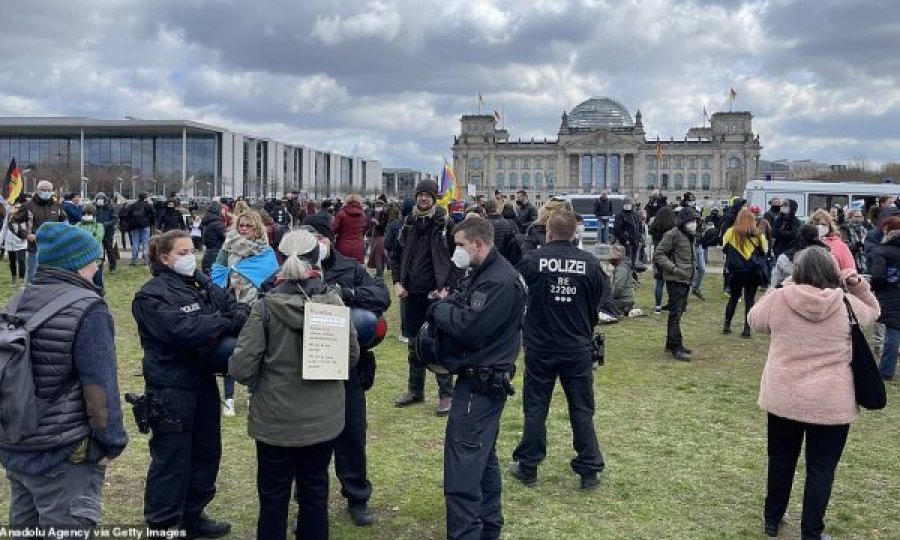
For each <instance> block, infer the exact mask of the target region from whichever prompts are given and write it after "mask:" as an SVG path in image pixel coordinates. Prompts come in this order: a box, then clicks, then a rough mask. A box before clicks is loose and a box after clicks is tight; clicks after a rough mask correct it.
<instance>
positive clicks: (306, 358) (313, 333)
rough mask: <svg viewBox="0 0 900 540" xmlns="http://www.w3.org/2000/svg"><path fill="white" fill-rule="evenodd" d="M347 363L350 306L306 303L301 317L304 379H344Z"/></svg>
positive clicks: (347, 373) (348, 356) (347, 374)
mask: <svg viewBox="0 0 900 540" xmlns="http://www.w3.org/2000/svg"><path fill="white" fill-rule="evenodd" d="M349 364H350V308H348V307H345V306H335V305H331V304H316V303H313V302H308V303H307V304H306V306H305V318H304V320H303V379H304V380H307V381H345V380H347V377H348V376H349V369H350V366H349Z"/></svg>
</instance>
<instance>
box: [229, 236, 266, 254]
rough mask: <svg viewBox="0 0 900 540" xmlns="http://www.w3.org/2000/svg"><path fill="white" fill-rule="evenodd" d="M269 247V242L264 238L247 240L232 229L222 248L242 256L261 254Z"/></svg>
mask: <svg viewBox="0 0 900 540" xmlns="http://www.w3.org/2000/svg"><path fill="white" fill-rule="evenodd" d="M268 247H269V242H268V241H267V240H266V239H265V238H263V239H261V240H247V239H246V238H244V237H243V236H241V235H240V234H239V233H238V232H237V231H231V232H229V233H228V236H227V237H225V243H224V244H223V245H222V249H224V250H225V251H227V252H228V253H229V254H230V255H236V256H238V257H240V258H242V259H243V258H246V257H252V256H254V255H259V254H260V253H262V252H263V251H265V250H266V249H268Z"/></svg>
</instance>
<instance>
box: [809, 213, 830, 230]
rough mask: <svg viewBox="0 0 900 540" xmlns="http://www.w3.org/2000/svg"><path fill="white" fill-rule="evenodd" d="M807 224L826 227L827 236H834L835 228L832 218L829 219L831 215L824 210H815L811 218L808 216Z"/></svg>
mask: <svg viewBox="0 0 900 540" xmlns="http://www.w3.org/2000/svg"><path fill="white" fill-rule="evenodd" d="M809 222H810V223H812V224H813V225H819V224H821V225H828V234H829V235H831V234H834V232H835V231H836V230H837V228H836V227H835V226H834V218H832V217H831V213H829V212H827V211H825V210H816V211H815V212H813V214H812V215H811V216H809Z"/></svg>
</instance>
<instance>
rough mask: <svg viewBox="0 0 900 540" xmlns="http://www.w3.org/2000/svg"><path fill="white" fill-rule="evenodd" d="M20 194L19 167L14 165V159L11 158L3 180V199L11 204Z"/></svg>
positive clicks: (20, 177)
mask: <svg viewBox="0 0 900 540" xmlns="http://www.w3.org/2000/svg"><path fill="white" fill-rule="evenodd" d="M20 193H22V175H21V174H20V173H19V166H18V165H16V158H13V159H12V161H10V162H9V169H8V170H7V171H6V176H5V177H4V178H3V198H4V199H6V200H7V201H9V202H13V201H15V200H16V199H18V198H19V194H20Z"/></svg>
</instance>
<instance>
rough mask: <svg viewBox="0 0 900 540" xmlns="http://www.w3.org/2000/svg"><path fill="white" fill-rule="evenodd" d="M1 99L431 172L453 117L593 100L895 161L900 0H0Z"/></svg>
mask: <svg viewBox="0 0 900 540" xmlns="http://www.w3.org/2000/svg"><path fill="white" fill-rule="evenodd" d="M4 12H5V13H15V14H16V16H15V17H4V18H3V20H2V21H0V47H2V50H4V51H5V52H6V54H4V55H3V56H2V57H0V69H2V72H3V73H5V74H7V76H6V77H3V78H2V79H0V114H2V115H44V114H46V115H89V116H97V117H101V118H118V117H121V116H123V115H125V114H128V115H132V116H137V117H144V118H190V119H196V120H200V121H206V122H210V123H217V124H221V125H224V126H228V127H231V128H233V129H237V130H242V131H246V132H249V133H251V134H258V135H266V136H273V137H277V138H281V139H284V140H288V141H293V142H299V143H304V144H309V145H313V146H318V147H328V148H334V149H336V150H338V151H341V152H347V153H354V154H360V153H362V154H365V155H367V156H369V157H375V158H379V159H381V160H382V161H383V162H384V164H385V165H386V166H412V167H417V168H421V169H425V170H435V169H436V168H437V167H438V166H439V164H440V162H441V159H442V157H443V156H449V152H450V145H451V143H452V137H453V135H454V133H455V131H456V130H457V129H458V119H459V116H460V115H461V114H465V113H471V112H474V110H475V108H476V96H477V93H478V92H481V93H482V94H483V95H484V97H485V100H486V103H485V111H486V112H493V110H498V111H499V110H502V111H503V112H504V116H505V121H506V127H507V128H508V129H509V130H510V132H511V135H512V136H513V137H519V136H521V137H523V138H529V137H531V136H535V137H544V136H549V137H552V136H555V133H556V130H557V128H558V125H559V115H560V113H561V112H562V111H563V110H564V109H565V110H570V109H571V108H572V107H574V106H575V105H576V104H577V103H579V102H580V101H582V100H584V99H587V98H588V97H590V96H592V95H608V96H611V97H614V98H616V99H618V100H620V101H622V102H623V103H624V104H625V105H626V106H627V107H628V108H629V110H630V111H631V113H632V114H634V113H635V112H636V110H637V109H638V108H639V109H641V111H642V112H643V113H644V122H645V126H646V129H647V132H648V137H650V138H654V137H655V136H656V134H657V133H658V134H659V135H660V136H661V137H663V138H668V137H670V136H675V137H681V136H683V134H684V132H685V131H686V129H687V128H688V127H690V126H692V125H697V124H699V123H700V121H701V109H702V107H703V106H706V108H707V109H708V110H709V111H710V112H712V111H715V110H721V109H723V108H725V107H727V99H726V92H727V91H728V88H729V87H732V86H733V87H734V88H735V89H736V90H737V91H738V99H737V101H736V103H735V107H736V108H738V109H742V110H750V111H751V112H753V113H754V115H755V116H756V124H755V125H756V128H757V130H758V131H759V132H760V133H761V137H762V143H763V145H764V147H765V150H764V157H767V158H771V159H775V158H781V157H787V158H803V157H809V158H813V159H817V160H822V161H829V162H836V163H840V162H843V161H845V160H847V159H849V158H851V157H854V156H859V155H865V156H867V158H868V159H869V161H870V162H875V163H877V162H886V161H893V160H897V159H898V158H897V152H898V151H900V132H898V128H897V127H896V126H897V125H898V120H900V86H898V85H897V82H898V81H897V77H898V76H897V74H898V73H900V57H898V56H897V55H896V52H895V49H896V46H897V44H898V43H900V4H898V3H896V2H892V1H890V0H882V1H873V2H865V3H858V2H853V3H849V2H842V1H840V0H827V1H808V0H804V1H797V2H792V1H783V0H770V1H758V2H745V3H737V2H731V1H721V2H716V1H704V0H694V1H687V2H675V1H671V0H646V1H642V2H605V1H596V0H533V1H530V2H522V1H521V0H518V1H513V0H491V1H489V0H455V1H454V2H441V1H438V0H370V1H363V0H337V1H335V0H304V1H303V2H296V1H293V0H266V1H261V2H257V3H255V4H253V5H252V6H250V5H249V4H247V3H246V2H240V1H238V0H228V1H212V0H193V1H190V2H185V1H182V0H159V1H155V2H141V1H139V0H122V1H120V2H115V3H110V2H104V1H102V0H84V1H82V2H77V3H72V2H64V1H62V0H58V1H52V0H37V1H34V0H7V1H6V2H4Z"/></svg>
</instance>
